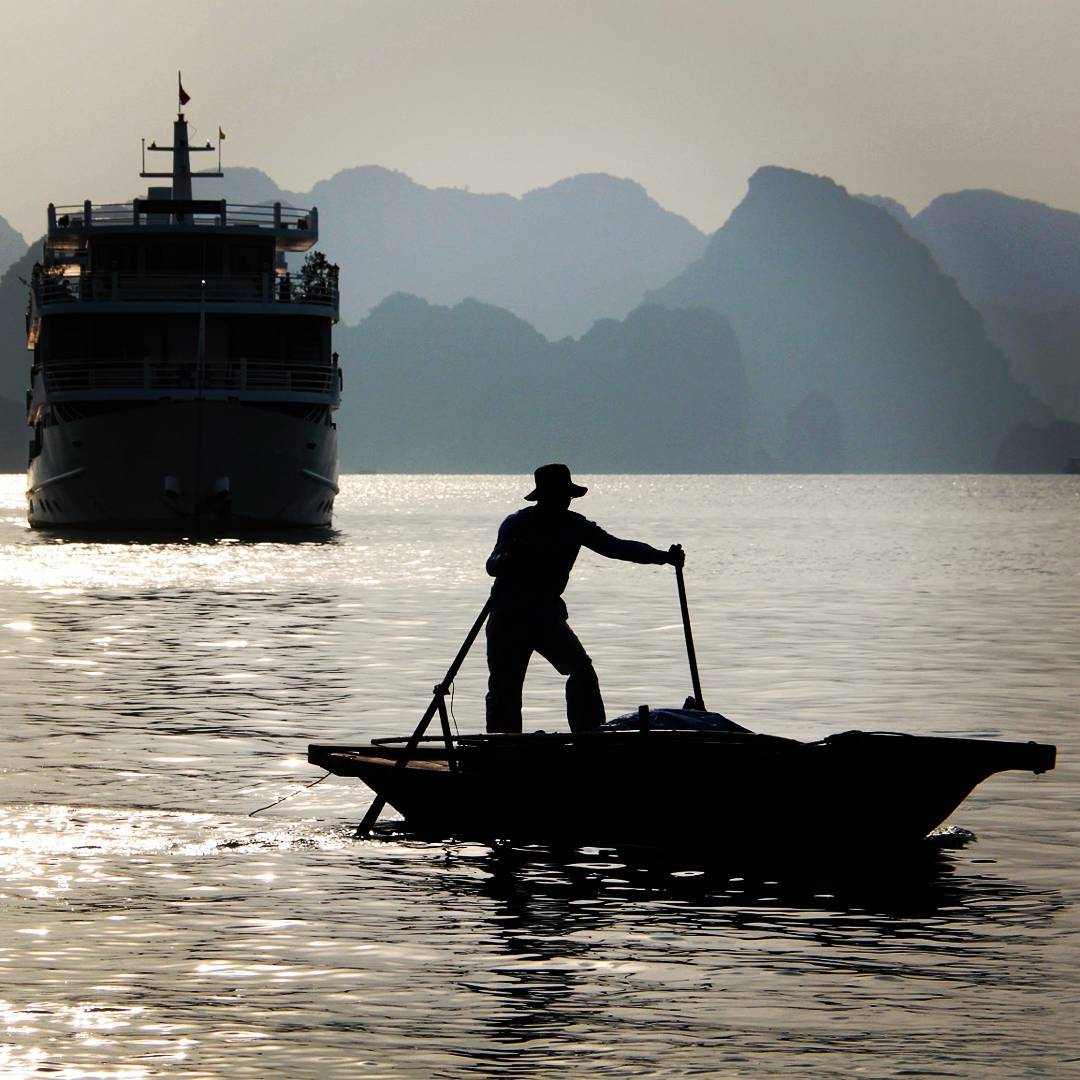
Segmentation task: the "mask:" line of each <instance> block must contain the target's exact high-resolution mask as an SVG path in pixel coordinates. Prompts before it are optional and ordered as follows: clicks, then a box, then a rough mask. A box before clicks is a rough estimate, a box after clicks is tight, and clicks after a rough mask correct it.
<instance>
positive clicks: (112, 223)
mask: <svg viewBox="0 0 1080 1080" xmlns="http://www.w3.org/2000/svg"><path fill="white" fill-rule="evenodd" d="M199 201H200V202H202V203H206V202H210V201H212V202H215V203H218V202H220V208H218V209H215V210H214V211H213V212H206V213H194V214H192V213H186V214H184V215H183V224H184V225H209V226H214V227H221V226H223V225H235V226H237V227H239V228H249V229H251V228H255V229H275V230H281V229H294V230H298V231H300V232H317V230H318V220H319V212H318V210H316V209H315V208H314V207H313V208H311V209H309V210H305V209H303V208H301V207H298V206H285V205H284V204H282V203H271V204H269V205H255V204H244V203H230V202H226V201H225V200H224V199H222V200H217V199H214V200H199ZM151 205H152V206H153V207H154V211H156V210H157V208H158V207H160V206H161V202H159V201H152V202H151ZM48 213H49V232H50V233H52V232H55V231H57V230H59V231H63V230H67V229H75V230H80V231H81V230H83V229H91V228H95V227H105V228H108V227H116V226H119V225H123V226H131V225H135V226H145V227H152V228H160V227H161V225H162V224H168V223H169V218H170V217H172V216H173V215H170V214H165V213H160V212H151V211H150V210H148V209H147V208H145V205H144V200H136V201H135V202H129V203H90V202H84V203H79V204H75V205H71V206H55V205H53V204H52V203H50V204H49V211H48Z"/></svg>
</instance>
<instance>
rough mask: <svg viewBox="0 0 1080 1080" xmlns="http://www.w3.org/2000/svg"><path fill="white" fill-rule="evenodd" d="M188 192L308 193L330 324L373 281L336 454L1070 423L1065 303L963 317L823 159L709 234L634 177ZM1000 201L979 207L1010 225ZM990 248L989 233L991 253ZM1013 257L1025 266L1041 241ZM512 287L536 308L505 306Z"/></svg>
mask: <svg viewBox="0 0 1080 1080" xmlns="http://www.w3.org/2000/svg"><path fill="white" fill-rule="evenodd" d="M201 190H202V192H203V194H206V195H207V196H215V195H216V196H218V197H221V196H224V197H227V198H229V199H230V201H235V202H267V201H272V200H274V199H281V200H282V201H284V202H288V203H292V204H294V205H317V206H319V207H320V211H321V217H322V225H323V240H324V241H325V242H321V243H320V248H322V249H324V250H326V251H327V252H328V254H330V256H331V258H334V259H337V261H339V262H340V263H341V264H342V284H343V287H344V288H345V290H346V292H345V304H344V315H345V318H346V320H349V319H356V318H358V316H356V315H352V314H350V308H349V304H350V303H352V304H357V305H359V304H363V303H368V302H369V300H370V299H371V298H372V297H379V300H378V302H377V303H375V306H374V308H372V310H371V311H370V312H369V314H368V316H367V317H366V318H364V319H363V320H362V321H361V322H359V324H357V325H352V326H350V325H342V326H340V327H339V328H338V330H337V334H336V338H335V348H337V349H338V351H339V352H340V353H341V356H342V359H343V363H344V366H345V376H346V395H345V399H344V405H343V409H342V412H341V414H340V419H341V433H342V435H341V438H342V464H343V468H345V469H346V470H348V469H356V468H364V469H384V470H387V471H404V470H408V469H417V470H420V471H424V470H428V469H431V470H439V469H452V470H457V471H469V470H484V471H487V470H492V471H504V470H506V469H511V468H512V469H513V470H515V471H521V470H522V469H526V470H527V469H528V468H531V467H532V466H531V465H530V461H532V459H533V458H535V457H537V456H538V455H539V457H545V456H548V457H557V456H560V455H562V456H567V457H572V458H573V459H574V460H575V461H579V462H581V463H582V467H587V468H589V469H590V470H592V471H605V470H611V471H623V470H627V471H711V470H717V471H725V470H733V469H737V470H741V469H746V468H756V469H759V470H784V471H842V470H849V469H850V470H863V471H866V470H881V471H893V470H896V471H913V470H918V469H925V470H935V471H936V470H942V469H956V470H967V469H973V470H982V469H986V468H991V467H994V466H995V465H996V466H997V467H999V468H1010V469H1011V468H1017V467H1019V466H1020V464H1022V463H1025V462H1027V463H1029V464H1030V465H1031V467H1034V466H1035V464H1036V463H1038V464H1039V467H1040V468H1050V469H1053V468H1057V467H1060V466H1059V465H1056V464H1055V462H1056V460H1057V458H1058V457H1059V456H1060V449H1061V446H1062V445H1063V440H1065V441H1068V440H1070V439H1073V438H1074V436H1075V434H1076V432H1077V431H1080V428H1078V427H1077V426H1076V425H1075V424H1071V425H1070V424H1065V425H1061V424H1058V425H1056V426H1055V425H1051V423H1050V421H1051V419H1052V414H1051V411H1050V409H1048V408H1047V407H1046V406H1045V405H1043V404H1041V403H1040V402H1038V401H1035V400H1033V399H1032V397H1031V395H1030V394H1028V393H1027V391H1026V389H1025V388H1024V387H1023V386H1021V385H1019V383H1018V380H1019V382H1022V383H1026V384H1027V385H1028V386H1029V387H1031V389H1032V390H1034V391H1035V392H1036V395H1037V396H1039V397H1041V398H1042V400H1043V401H1045V402H1048V403H1049V404H1051V405H1052V406H1053V408H1054V409H1055V410H1057V412H1058V414H1059V415H1061V416H1063V417H1065V418H1066V419H1069V418H1072V419H1076V417H1075V416H1074V415H1073V414H1071V413H1070V409H1072V408H1074V407H1075V408H1077V409H1080V365H1078V364H1077V356H1080V352H1078V351H1077V349H1076V347H1075V346H1076V342H1077V341H1080V314H1078V312H1080V301H1078V303H1077V304H1073V305H1068V306H1066V307H1063V308H1061V309H1058V310H1056V311H1040V312H1032V311H1025V310H1023V309H1021V308H1017V307H1005V306H1001V305H992V304H989V303H983V304H982V305H981V313H982V315H981V318H980V314H979V312H977V311H975V310H974V309H973V308H972V306H971V304H970V303H969V302H968V301H969V300H970V297H968V298H967V299H965V296H966V288H965V284H964V282H963V281H962V280H959V279H958V280H957V281H953V280H952V279H951V278H950V277H949V276H947V274H946V273H944V272H943V271H942V269H941V268H940V265H939V263H938V261H937V260H936V258H935V257H934V256H933V255H932V250H933V235H932V234H930V233H928V238H927V241H926V242H925V243H924V242H923V241H922V240H921V239H920V238H919V236H918V231H919V229H920V228H921V226H919V224H918V222H917V221H916V220H915V219H913V218H912V217H911V216H910V215H908V214H907V211H906V210H905V209H904V208H903V207H902V206H901V205H900V204H899V203H898V202H896V200H893V199H890V198H888V197H885V196H877V197H858V198H856V197H853V196H850V195H848V193H847V192H846V190H845V189H844V188H842V187H841V186H840V185H838V184H836V183H834V182H833V181H832V180H830V179H829V178H827V177H812V176H809V175H808V174H805V173H799V172H797V171H795V170H787V169H778V168H775V167H766V168H764V169H761V170H759V171H758V172H757V173H755V175H754V177H752V178H751V181H750V186H749V191H748V194H747V197H746V199H744V201H743V203H741V204H740V206H739V207H737V208H736V210H735V212H734V213H733V214H732V216H731V218H730V219H729V221H728V223H727V224H726V225H725V226H724V227H723V228H722V229H721V230H719V231H718V232H717V233H716V234H714V236H713V237H711V238H710V239H709V240H708V242H707V243H706V241H705V238H704V237H703V236H702V235H701V234H700V233H698V232H697V230H695V229H693V227H692V226H690V225H689V223H687V222H685V221H683V220H682V219H680V218H678V217H677V216H676V215H669V214H668V213H667V212H666V211H664V210H662V209H661V208H659V207H658V206H657V205H656V204H655V203H654V202H653V201H652V200H651V199H650V198H649V197H648V195H647V194H646V193H645V191H644V189H642V188H641V187H640V185H637V184H634V183H632V182H630V181H620V180H616V179H614V178H612V177H609V176H604V175H587V176H579V177H573V178H570V179H568V180H565V181H560V182H559V183H557V184H553V185H551V186H550V187H546V188H541V189H537V190H536V191H533V192H530V193H528V194H527V195H525V196H523V197H521V198H515V197H513V196H509V195H475V194H473V193H471V192H468V191H459V190H453V189H440V190H431V189H427V188H424V187H423V186H422V185H418V184H415V183H414V182H413V181H412V180H410V179H409V177H407V176H405V175H404V174H403V173H398V172H394V171H392V170H389V169H382V168H377V167H364V168H359V169H351V170H346V171H345V172H342V173H339V174H338V175H337V176H335V177H332V178H330V179H329V180H325V181H320V182H319V183H318V184H316V185H315V187H314V188H313V189H312V191H311V192H308V193H298V192H288V191H284V190H282V189H281V188H279V187H278V186H277V185H276V184H275V183H274V181H273V180H271V179H270V177H268V176H266V174H264V173H261V172H260V171H259V170H255V169H232V170H228V172H227V175H226V177H225V179H224V180H223V181H221V182H217V183H216V184H214V185H211V184H210V183H209V182H208V183H207V184H204V185H203V187H202V189H201ZM958 194H961V195H963V194H967V193H958ZM1014 202H1019V203H1021V204H1023V200H1009V198H1008V197H1003V199H997V200H990V203H989V204H988V205H992V207H993V208H995V212H996V213H999V214H1004V215H1006V217H1007V216H1008V212H1009V210H1010V208H1011V207H1012V206H1013V203H1014ZM984 203H985V200H984ZM932 205H934V204H932ZM1036 206H1037V204H1036ZM954 208H955V207H954ZM928 209H930V208H928ZM1043 209H1045V210H1050V208H1043ZM1021 210H1022V211H1023V213H1024V214H1031V213H1035V211H1032V210H1031V208H1030V207H1028V206H1027V205H1026V204H1023V205H1022V206H1021ZM1057 213H1064V212H1057V211H1052V210H1050V217H1051V218H1052V217H1053V215H1055V214H1057ZM1039 214H1041V211H1040V212H1039V213H1036V216H1037V217H1038V216H1039ZM1073 216H1078V215H1073ZM1040 220H1049V218H1047V217H1046V216H1045V215H1043V216H1042V217H1040ZM1054 220H1057V219H1056V218H1055V219H1054ZM330 222H333V224H330ZM338 226H340V227H338ZM995 227H996V226H992V223H987V224H986V228H988V229H991V231H992V229H993V228H995ZM1010 228H1012V226H1009V225H1008V222H1006V223H1005V225H1003V226H1002V229H1003V230H1004V232H1005V234H1006V235H1008V234H1009V229H1010ZM1013 231H1015V229H1014V230H1013ZM1021 232H1022V230H1021ZM657 237H658V238H659V239H658V240H656V242H655V243H654V239H656V238H657ZM20 239H21V238H20ZM1078 243H1080V241H1078ZM995 245H999V241H998V239H995V237H994V236H990V237H988V238H986V239H985V241H984V246H986V247H987V248H988V249H989V250H991V251H992V253H994V255H993V260H992V261H993V263H994V265H995V266H997V267H998V268H1000V267H1001V266H1002V264H1003V263H1002V260H1001V259H1000V258H999V257H998V255H997V254H996V252H997V247H996V246H995ZM654 250H659V251H660V252H661V254H662V255H663V257H662V258H659V259H656V258H653V254H654ZM1054 250H1055V251H1056V250H1057V249H1054ZM680 251H682V252H683V254H681V255H680V254H678V252H680ZM686 251H691V252H692V253H693V254H692V257H684V256H685V252H686ZM1025 251H1026V252H1027V254H1026V255H1025V257H1026V258H1030V260H1031V261H1032V262H1033V263H1037V262H1038V257H1039V249H1038V246H1037V245H1035V246H1033V247H1032V246H1030V245H1029V247H1028V248H1027V249H1025ZM39 257H40V254H39V247H38V245H35V246H34V248H33V249H32V250H26V249H25V247H24V248H23V251H22V253H21V257H19V258H18V259H17V261H16V263H14V264H13V265H12V266H11V267H10V268H9V270H8V273H7V274H5V275H3V277H2V280H0V335H2V340H0V362H2V365H3V375H2V377H0V398H3V399H4V400H3V401H0V408H2V410H3V412H4V415H5V416H6V417H7V421H6V423H5V425H4V436H5V437H4V438H3V439H2V440H0V451H2V452H3V454H4V458H5V460H7V459H8V457H9V456H10V462H9V463H8V465H7V467H9V468H18V469H21V468H22V467H23V465H24V464H25V439H26V431H25V428H24V427H23V419H24V418H23V416H22V405H21V402H22V397H23V392H24V390H25V386H26V380H27V374H28V367H29V360H30V357H29V354H28V353H27V351H26V349H25V341H24V337H23V330H24V325H23V323H24V313H25V305H26V290H25V286H24V285H23V283H22V282H21V281H20V280H19V278H20V277H22V278H28V277H29V275H30V268H31V266H32V264H33V262H34V261H35V260H36V259H37V258H39ZM1055 257H1057V256H1055ZM1059 262H1060V260H1059ZM1060 265H1064V263H1063V262H1060ZM665 266H668V267H670V269H668V270H664V267H665ZM653 275H655V276H653ZM1043 277H1045V274H1044V272H1043V271H1042V270H1038V268H1036V269H1033V270H1031V271H1025V273H1024V274H1023V275H1020V276H1019V279H1020V280H1026V281H1028V282H1032V281H1040V280H1042V279H1043ZM350 281H352V282H353V284H354V285H355V286H356V290H355V293H350ZM665 281H667V282H668V284H667V285H664V284H663V282H665ZM958 284H959V289H958ZM387 290H390V292H389V295H388V296H385V297H384V296H382V295H381V294H382V293H383V292H384V291H387ZM404 293H412V294H414V295H403V294H404ZM493 293H496V294H498V295H501V296H504V297H509V298H510V300H508V301H507V302H506V303H505V304H499V303H495V302H493V301H492V300H491V294H493ZM962 293H963V294H964V295H961V294H962ZM568 294H572V295H568ZM350 295H352V296H353V299H352V300H350V299H349V297H350ZM643 295H648V296H649V298H650V301H651V303H650V304H646V305H645V306H641V307H639V306H638V301H639V300H640V298H641V297H642V296H643ZM420 297H422V299H421V298H420ZM470 297H472V298H470ZM440 298H441V299H440ZM511 302H512V304H513V305H516V307H515V306H511ZM657 302H658V303H659V304H660V305H662V306H657ZM530 304H531V305H533V306H534V307H535V309H536V310H538V311H541V312H547V315H544V316H543V318H544V319H547V323H544V322H543V321H541V319H540V318H539V317H536V318H535V321H534V317H530V316H528V315H523V314H522V309H528V308H529V305H530ZM552 312H554V313H556V317H553V316H552V315H551V313H552ZM605 312H614V313H615V314H613V315H612V316H611V317H604V315H605ZM570 325H573V326H574V327H575V329H574V330H573V331H572V332H570V334H569V336H568V335H567V333H566V332H565V331H564V329H563V327H565V326H570ZM553 326H554V329H553V328H552V327H553ZM988 332H989V333H991V334H992V335H993V337H994V340H995V341H996V342H998V343H999V344H1001V345H1002V346H1003V347H1004V348H1005V349H1006V350H1007V351H1008V353H1009V355H1010V356H1011V357H1012V358H1013V363H1012V369H1013V370H1012V371H1011V372H1010V367H1009V365H1008V364H1007V363H1006V361H1005V359H1004V357H1003V356H1002V354H1001V352H1000V351H999V349H997V348H995V347H994V345H993V344H991V343H990V342H989V341H988V340H987V337H986V335H987V333H988ZM1014 375H1015V376H1016V377H1014ZM1010 433H1011V434H1010ZM1003 439H1005V441H1004V442H1003ZM1040 440H1041V441H1040ZM1076 454H1080V447H1077V448H1075V454H1074V453H1072V452H1071V456H1076Z"/></svg>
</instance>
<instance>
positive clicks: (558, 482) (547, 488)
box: [525, 462, 589, 502]
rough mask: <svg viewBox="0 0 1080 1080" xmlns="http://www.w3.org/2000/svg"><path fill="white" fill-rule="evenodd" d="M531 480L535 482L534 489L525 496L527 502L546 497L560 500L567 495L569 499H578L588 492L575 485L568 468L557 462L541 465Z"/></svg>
mask: <svg viewBox="0 0 1080 1080" xmlns="http://www.w3.org/2000/svg"><path fill="white" fill-rule="evenodd" d="M533 480H535V481H536V487H534V488H533V490H532V491H530V492H529V494H528V495H526V496H525V499H526V501H527V502H536V500H537V499H542V498H544V497H545V496H548V495H550V496H552V497H562V498H565V497H566V496H567V495H569V496H570V498H571V499H580V498H581V496H582V495H584V494H585V492H586V491H588V490H589V489H588V488H587V487H582V486H581V485H580V484H575V483H574V481H573V480H571V479H570V469H569V467H568V466H566V465H563V464H561V463H558V462H556V463H553V464H551V465H541V466H540V468H539V469H537V470H536V472H534V473H533Z"/></svg>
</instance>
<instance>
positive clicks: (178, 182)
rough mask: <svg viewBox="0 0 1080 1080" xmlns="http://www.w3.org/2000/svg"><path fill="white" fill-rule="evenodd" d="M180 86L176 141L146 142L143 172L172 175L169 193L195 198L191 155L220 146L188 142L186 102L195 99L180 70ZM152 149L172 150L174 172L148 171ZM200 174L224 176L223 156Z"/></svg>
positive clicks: (182, 198) (179, 197)
mask: <svg viewBox="0 0 1080 1080" xmlns="http://www.w3.org/2000/svg"><path fill="white" fill-rule="evenodd" d="M176 74H177V88H178V90H179V94H180V106H179V108H178V109H177V112H176V119H175V120H174V121H173V142H172V146H158V144H157V143H156V142H152V143H151V144H150V145H149V146H146V145H145V144H144V146H143V169H142V172H140V173H139V175H140V176H141V177H143V178H151V179H169V180H171V181H172V188H171V190H170V193H169V197H170V198H172V200H173V201H174V202H191V200H192V191H191V181H192V172H191V155H192V154H200V153H201V154H209V153H213V152H214V150H215V149H216V148H215V147H214V146H211V144H210V143H209V142H207V144H206V145H205V146H192V145H190V143H189V142H188V126H187V120H186V118H185V117H184V106H185V105H186V104H187V103H188V102H189V101H190V100H191V98H190V97H189V96H188V95H187V94H186V93H185V92H184V88H183V86H182V85H181V84H180V73H179V72H177V73H176ZM147 150H149V151H150V152H151V153H167V152H170V151H171V153H172V172H147V171H146V153H145V151H147ZM194 175H195V176H197V177H207V178H212V177H222V176H224V175H225V174H224V173H223V172H221V168H220V159H219V166H218V171H217V172H199V173H195V174H194ZM181 218H182V214H181V213H179V212H178V213H177V220H178V221H179V220H181Z"/></svg>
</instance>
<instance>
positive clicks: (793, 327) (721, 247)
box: [650, 167, 1049, 472]
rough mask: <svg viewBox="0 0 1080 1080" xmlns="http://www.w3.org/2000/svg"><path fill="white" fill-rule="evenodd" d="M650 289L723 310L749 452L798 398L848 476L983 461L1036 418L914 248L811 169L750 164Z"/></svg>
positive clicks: (773, 454)
mask: <svg viewBox="0 0 1080 1080" xmlns="http://www.w3.org/2000/svg"><path fill="white" fill-rule="evenodd" d="M650 295H651V299H654V300H656V301H657V302H660V303H667V304H672V305H678V306H683V307H685V306H691V305H701V304H704V305H708V306H709V307H711V308H713V309H714V310H716V311H718V312H720V313H722V314H723V315H725V316H726V317H727V319H728V320H729V321H730V323H731V326H732V328H733V329H734V331H735V334H736V337H737V338H738V340H739V344H740V346H741V348H742V353H743V359H744V362H745V364H746V370H747V379H748V385H749V403H750V425H751V437H752V440H753V442H754V444H755V448H756V450H757V451H758V452H759V454H760V455H761V459H762V460H768V461H774V460H775V459H776V458H777V456H778V455H779V454H780V453H781V450H782V448H783V446H784V444H785V437H786V434H787V432H786V426H787V424H788V418H789V416H790V415H791V414H792V410H796V409H798V408H799V407H800V405H801V403H803V402H804V401H805V400H806V399H807V397H808V395H813V394H820V395H822V396H823V397H824V398H827V399H829V400H830V401H831V402H832V404H833V405H834V406H835V410H836V413H835V415H836V417H837V422H838V423H840V424H842V426H843V447H844V452H845V457H846V461H847V465H848V467H849V468H851V469H854V470H857V471H883V472H891V471H952V470H955V471H965V470H974V471H979V470H986V469H990V468H991V467H992V465H993V460H994V455H995V452H996V449H997V447H998V444H999V443H1000V441H1001V439H1002V438H1003V437H1004V436H1005V434H1006V433H1007V432H1009V431H1010V430H1012V429H1013V428H1014V427H1015V426H1016V424H1018V423H1020V422H1022V421H1025V420H1026V421H1031V422H1037V423H1041V422H1045V421H1046V420H1047V419H1049V410H1048V409H1047V408H1046V407H1045V406H1043V405H1042V404H1041V403H1039V402H1037V401H1036V400H1035V399H1033V398H1032V397H1031V395H1030V394H1029V393H1028V392H1027V390H1026V389H1025V388H1024V387H1023V386H1021V385H1020V384H1019V383H1018V382H1017V381H1016V379H1015V378H1014V377H1013V376H1012V374H1011V372H1010V370H1009V366H1008V363H1007V361H1006V359H1005V357H1004V356H1003V354H1002V353H1001V351H1000V350H999V349H998V348H997V347H996V346H994V345H993V344H991V343H990V342H989V341H988V339H987V337H986V333H985V330H984V327H983V322H982V319H981V317H980V316H979V314H978V312H977V311H976V310H975V309H974V308H973V307H972V306H971V304H969V303H968V302H967V300H966V299H965V298H964V297H963V295H961V293H960V291H959V289H958V288H957V286H956V283H955V282H954V281H953V280H952V279H951V278H949V277H948V276H947V275H946V274H944V273H943V272H942V270H941V269H940V268H939V267H938V265H937V264H936V262H935V261H934V259H933V257H932V256H931V254H930V252H929V251H928V250H927V248H926V247H925V246H924V245H923V244H921V243H919V242H918V241H917V240H915V239H914V238H913V237H912V236H910V235H909V234H908V233H907V232H906V231H905V229H904V228H903V226H902V225H901V224H900V223H899V222H898V221H897V220H896V218H895V217H894V216H893V215H892V214H891V213H890V212H888V211H886V210H885V209H882V208H881V207H879V206H874V205H871V204H869V203H868V202H866V201H865V200H862V199H858V198H855V197H853V196H850V195H849V194H848V193H847V191H846V190H845V189H844V188H842V187H841V186H840V185H838V184H836V183H834V182H833V181H832V180H830V179H828V178H826V177H820V176H810V175H808V174H806V173H800V172H796V171H794V170H790V169H781V168H776V167H766V168H763V169H760V170H758V172H757V173H755V174H754V176H753V177H752V178H751V181H750V186H749V191H748V193H747V195H746V198H745V199H744V200H743V202H742V203H741V204H740V205H739V206H738V207H737V208H736V210H735V211H734V212H733V213H732V215H731V217H730V218H729V220H728V221H727V223H726V224H725V225H724V226H723V228H721V229H720V230H719V231H718V232H717V233H716V234H715V235H714V236H713V237H712V238H711V239H710V241H709V244H708V247H707V248H706V250H705V253H704V255H703V256H702V258H701V259H700V260H698V261H697V262H696V263H694V264H693V265H691V266H690V267H688V268H687V270H686V271H684V272H683V273H682V274H681V275H679V276H678V277H677V278H676V279H674V280H673V281H672V282H671V283H670V284H669V285H667V286H665V287H664V288H662V289H659V290H657V291H656V292H654V293H652V294H650Z"/></svg>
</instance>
